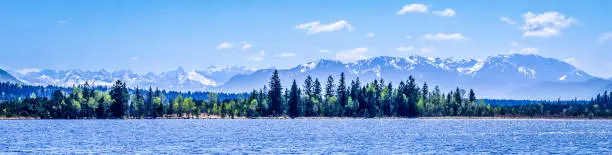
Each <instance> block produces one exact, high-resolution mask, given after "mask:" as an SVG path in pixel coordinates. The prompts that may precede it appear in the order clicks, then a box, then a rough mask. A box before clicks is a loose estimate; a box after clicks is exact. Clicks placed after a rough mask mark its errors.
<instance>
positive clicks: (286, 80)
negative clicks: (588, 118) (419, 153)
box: [0, 54, 612, 99]
mask: <svg viewBox="0 0 612 155" xmlns="http://www.w3.org/2000/svg"><path fill="white" fill-rule="evenodd" d="M274 70H275V69H274V68H267V69H259V70H256V69H250V68H246V67H215V66H211V67H208V68H206V69H203V70H193V71H185V70H184V69H182V68H180V67H179V68H177V69H175V70H171V71H167V72H162V73H159V74H156V73H151V72H149V73H135V72H132V71H130V70H127V69H124V70H117V71H110V72H109V71H106V70H99V71H84V70H79V69H72V70H50V69H25V70H7V71H8V73H10V75H9V74H8V73H6V72H4V73H5V74H6V75H4V74H3V72H2V71H1V70H0V81H12V82H16V81H18V82H22V83H25V84H30V85H58V86H73V85H77V84H83V83H85V81H89V82H90V83H93V84H95V85H106V86H110V85H111V84H112V82H113V81H115V80H123V81H126V82H127V83H128V85H129V86H132V87H134V86H138V87H141V88H142V87H149V86H152V87H159V88H162V89H169V90H180V91H224V92H248V91H251V90H253V89H260V88H262V87H263V86H264V85H266V84H267V82H268V81H269V79H270V76H271V75H272V72H273V71H274ZM278 71H279V75H280V77H281V80H282V83H283V86H285V87H286V86H289V84H290V82H291V81H292V80H293V79H295V80H297V81H298V82H299V83H301V82H302V81H303V80H304V79H305V78H306V76H308V75H310V76H312V77H313V78H318V79H319V80H320V81H321V83H325V81H326V80H327V76H329V75H332V76H334V78H335V79H338V76H339V74H340V73H341V72H344V73H345V75H346V77H347V79H349V80H352V79H354V78H357V77H359V79H360V81H362V83H363V82H369V81H373V80H374V79H380V78H382V79H384V80H385V81H386V82H393V83H394V84H397V83H398V82H399V81H401V80H406V79H408V76H411V75H412V76H413V77H414V78H415V79H416V80H417V82H419V83H420V84H422V82H427V83H428V85H430V86H434V85H438V86H440V89H442V90H443V91H446V90H450V89H453V88H455V87H461V88H473V89H474V90H475V91H476V92H478V94H479V96H481V97H486V98H511V99H557V98H562V99H573V98H580V99H589V98H590V97H592V96H593V95H594V94H596V93H598V92H601V91H605V90H611V89H612V81H610V80H608V79H602V78H598V77H594V76H592V75H590V74H588V73H586V72H584V71H582V70H580V69H577V68H576V67H574V66H572V65H570V64H568V63H566V62H564V61H560V60H557V59H553V58H545V57H542V56H539V55H533V54H529V55H523V54H512V55H496V56H490V57H487V58H486V59H484V60H477V59H455V58H428V57H422V56H418V55H412V56H408V57H389V56H379V57H372V58H369V59H365V60H359V61H356V62H351V63H343V62H340V61H335V60H326V59H321V60H317V61H312V62H307V63H304V64H299V65H297V66H296V67H293V68H288V69H278ZM11 75H12V76H11ZM348 83H350V82H348Z"/></svg>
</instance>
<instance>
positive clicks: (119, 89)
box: [110, 80, 129, 118]
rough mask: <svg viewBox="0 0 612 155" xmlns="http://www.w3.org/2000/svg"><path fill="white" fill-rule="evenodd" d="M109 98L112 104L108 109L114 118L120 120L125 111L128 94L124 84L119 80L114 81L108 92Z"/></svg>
mask: <svg viewBox="0 0 612 155" xmlns="http://www.w3.org/2000/svg"><path fill="white" fill-rule="evenodd" d="M110 96H111V98H112V99H113V104H112V105H111V107H110V110H111V113H112V116H113V117H114V118H122V117H123V116H124V115H125V111H126V110H127V108H126V107H127V104H128V99H129V93H128V90H127V87H126V86H125V83H124V82H122V81H121V80H117V81H115V84H113V87H112V88H111V91H110Z"/></svg>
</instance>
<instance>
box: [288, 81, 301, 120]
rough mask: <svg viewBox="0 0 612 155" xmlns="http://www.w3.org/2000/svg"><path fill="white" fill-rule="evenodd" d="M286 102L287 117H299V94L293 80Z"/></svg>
mask: <svg viewBox="0 0 612 155" xmlns="http://www.w3.org/2000/svg"><path fill="white" fill-rule="evenodd" d="M288 100H289V101H288V102H289V103H288V104H289V116H291V117H292V118H293V117H297V116H299V110H298V105H299V104H300V103H299V102H300V94H299V90H298V86H297V83H296V81H295V80H293V84H291V90H290V92H289V99H288Z"/></svg>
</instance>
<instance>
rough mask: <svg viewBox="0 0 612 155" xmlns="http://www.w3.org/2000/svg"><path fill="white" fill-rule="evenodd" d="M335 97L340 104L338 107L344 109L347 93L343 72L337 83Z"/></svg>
mask: <svg viewBox="0 0 612 155" xmlns="http://www.w3.org/2000/svg"><path fill="white" fill-rule="evenodd" d="M336 95H337V96H338V102H340V107H341V108H344V106H346V103H347V102H348V96H347V95H348V93H347V90H346V83H345V79H344V72H342V73H340V80H339V81H338V88H337V91H336Z"/></svg>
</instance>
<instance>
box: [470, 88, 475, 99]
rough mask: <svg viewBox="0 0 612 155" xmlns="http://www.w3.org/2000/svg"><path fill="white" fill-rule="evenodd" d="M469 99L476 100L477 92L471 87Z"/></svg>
mask: <svg viewBox="0 0 612 155" xmlns="http://www.w3.org/2000/svg"><path fill="white" fill-rule="evenodd" d="M469 101H470V102H476V93H474V90H473V89H470V97H469Z"/></svg>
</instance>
